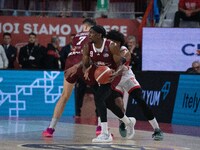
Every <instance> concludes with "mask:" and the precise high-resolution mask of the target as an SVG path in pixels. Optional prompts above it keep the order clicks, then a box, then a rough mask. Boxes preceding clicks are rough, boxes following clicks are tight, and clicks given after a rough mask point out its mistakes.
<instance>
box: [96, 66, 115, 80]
mask: <svg viewBox="0 0 200 150" xmlns="http://www.w3.org/2000/svg"><path fill="white" fill-rule="evenodd" d="M111 75H112V70H111V69H110V68H109V67H107V66H99V67H98V68H97V69H96V70H95V72H94V77H95V79H96V81H97V82H98V83H100V84H107V83H108V82H109V78H110V76H111Z"/></svg>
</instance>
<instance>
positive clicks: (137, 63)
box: [127, 36, 142, 72]
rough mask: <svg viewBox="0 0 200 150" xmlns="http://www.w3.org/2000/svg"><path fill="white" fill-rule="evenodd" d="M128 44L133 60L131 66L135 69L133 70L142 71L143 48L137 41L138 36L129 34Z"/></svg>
mask: <svg viewBox="0 0 200 150" xmlns="http://www.w3.org/2000/svg"><path fill="white" fill-rule="evenodd" d="M127 46H128V49H129V51H130V52H131V62H130V66H131V68H132V70H133V72H135V71H141V67H142V65H141V64H142V56H141V55H142V53H141V49H140V48H139V47H138V45H137V43H136V38H135V36H129V37H128V38H127Z"/></svg>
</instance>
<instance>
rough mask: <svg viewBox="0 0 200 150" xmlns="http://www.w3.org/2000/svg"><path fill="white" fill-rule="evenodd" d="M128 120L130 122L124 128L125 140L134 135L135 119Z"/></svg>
mask: <svg viewBox="0 0 200 150" xmlns="http://www.w3.org/2000/svg"><path fill="white" fill-rule="evenodd" d="M129 120H130V121H131V122H130V123H129V124H128V125H127V126H126V131H127V134H126V138H127V139H132V138H133V137H134V135H135V129H134V126H135V123H136V119H135V118H134V117H129Z"/></svg>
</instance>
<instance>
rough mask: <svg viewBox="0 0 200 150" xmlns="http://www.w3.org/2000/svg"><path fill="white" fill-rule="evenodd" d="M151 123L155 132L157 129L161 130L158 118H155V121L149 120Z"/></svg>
mask: <svg viewBox="0 0 200 150" xmlns="http://www.w3.org/2000/svg"><path fill="white" fill-rule="evenodd" d="M149 123H150V124H151V126H152V127H153V129H154V130H155V129H156V128H157V129H160V127H159V125H158V122H157V120H156V118H154V119H152V120H149Z"/></svg>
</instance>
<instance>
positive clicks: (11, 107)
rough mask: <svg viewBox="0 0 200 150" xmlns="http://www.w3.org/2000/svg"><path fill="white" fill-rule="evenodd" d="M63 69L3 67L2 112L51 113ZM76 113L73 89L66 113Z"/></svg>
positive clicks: (13, 114)
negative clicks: (37, 69) (8, 68)
mask: <svg viewBox="0 0 200 150" xmlns="http://www.w3.org/2000/svg"><path fill="white" fill-rule="evenodd" d="M63 76H64V75H63V72H60V71H21V70H20V71H19V70H0V116H8V117H20V116H28V117H31V116H47V117H48V116H52V114H53V111H54V107H55V104H56V102H57V101H58V99H59V97H60V95H61V93H62V89H63ZM74 114H75V104H74V91H73V93H72V95H71V97H70V99H69V101H68V103H67V105H66V108H65V111H64V113H63V115H65V116H73V115H74Z"/></svg>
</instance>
